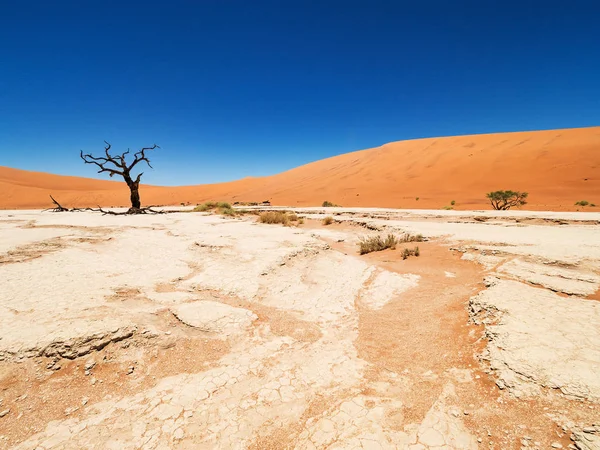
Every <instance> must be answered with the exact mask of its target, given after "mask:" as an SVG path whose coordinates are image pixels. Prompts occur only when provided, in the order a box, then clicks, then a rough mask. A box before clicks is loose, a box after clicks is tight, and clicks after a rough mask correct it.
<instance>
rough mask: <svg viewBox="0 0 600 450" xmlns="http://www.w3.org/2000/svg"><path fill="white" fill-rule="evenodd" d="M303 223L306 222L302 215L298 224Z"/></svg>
mask: <svg viewBox="0 0 600 450" xmlns="http://www.w3.org/2000/svg"><path fill="white" fill-rule="evenodd" d="M302 224H304V219H303V218H302V217H300V218H299V219H298V225H302Z"/></svg>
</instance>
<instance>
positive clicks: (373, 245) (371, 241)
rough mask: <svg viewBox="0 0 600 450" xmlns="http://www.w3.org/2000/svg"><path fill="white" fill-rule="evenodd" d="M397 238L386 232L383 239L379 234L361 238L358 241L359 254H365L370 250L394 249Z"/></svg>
mask: <svg viewBox="0 0 600 450" xmlns="http://www.w3.org/2000/svg"><path fill="white" fill-rule="evenodd" d="M398 242H399V241H398V238H396V236H395V235H393V234H391V233H390V234H388V235H387V237H386V238H385V239H382V238H381V236H371V237H368V238H362V239H361V240H360V241H359V243H358V248H359V252H360V254H361V255H365V254H367V253H371V252H380V251H382V250H385V249H387V248H390V249H392V250H393V249H395V248H396V245H397V244H398Z"/></svg>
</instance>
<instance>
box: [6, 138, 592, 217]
mask: <svg viewBox="0 0 600 450" xmlns="http://www.w3.org/2000/svg"><path fill="white" fill-rule="evenodd" d="M157 169H158V170H160V168H157ZM498 189H512V190H522V191H527V192H529V193H530V201H529V204H528V206H527V208H528V209H547V210H572V209H576V207H575V206H574V203H575V202H577V201H579V200H588V201H589V202H591V203H597V204H599V205H600V127H591V128H575V129H561V130H549V131H533V132H517V133H496V134H485V135H471V136H456V137H443V138H428V139H417V140H410V141H399V142H392V143H389V144H385V145H383V146H381V147H377V148H372V149H368V150H361V151H357V152H352V153H346V154H343V155H339V156H334V157H331V158H327V159H324V160H321V161H316V162H313V163H310V164H307V165H304V166H300V167H297V168H295V169H292V170H289V171H287V172H284V173H280V174H277V175H273V176H269V177H262V178H248V179H243V180H239V181H234V182H229V183H219V184H212V185H198V186H181V187H159V186H143V187H142V190H141V195H142V202H143V203H144V204H147V205H148V204H179V203H183V202H190V203H197V202H202V201H206V200H228V201H263V200H270V201H271V202H272V203H273V204H276V205H290V206H310V205H320V204H321V203H322V202H323V201H324V200H329V201H332V202H334V203H338V204H341V205H344V206H379V207H394V208H442V207H444V206H448V205H450V202H451V201H452V200H454V201H455V202H456V205H455V208H456V209H473V208H486V209H488V204H487V202H486V200H485V193H486V192H489V191H491V190H498ZM0 190H2V192H3V195H2V196H0V208H3V209H7V208H43V207H48V206H50V204H49V198H48V194H50V193H52V194H53V195H54V196H55V197H56V198H57V199H59V200H60V201H61V203H63V204H64V205H65V206H94V205H98V204H100V205H104V206H126V205H127V203H128V197H129V192H128V190H127V187H126V186H125V185H124V184H123V183H122V182H121V183H120V182H116V181H103V180H95V179H87V178H78V177H66V176H59V175H51V174H46V173H39V172H27V171H22V170H18V169H11V168H6V167H0ZM417 198H418V200H417Z"/></svg>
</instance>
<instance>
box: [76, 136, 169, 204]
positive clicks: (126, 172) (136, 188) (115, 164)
mask: <svg viewBox="0 0 600 450" xmlns="http://www.w3.org/2000/svg"><path fill="white" fill-rule="evenodd" d="M104 143H105V144H106V147H105V148H104V153H105V156H92V155H90V154H87V155H84V154H83V150H82V151H81V153H80V155H79V156H80V157H81V159H83V161H84V162H85V163H86V164H95V165H96V166H98V167H99V168H100V170H98V173H103V172H108V176H110V177H111V178H112V176H113V175H120V176H122V177H123V179H124V180H125V183H127V186H128V187H129V190H130V191H131V195H130V199H131V208H129V210H128V211H127V213H126V214H144V213H146V212H147V210H149V209H148V208H142V203H141V201H140V179H141V178H142V175H143V174H144V172H140V173H139V174H138V175H137V176H136V177H135V179H134V178H133V177H132V175H131V171H132V170H133V168H134V167H135V166H136V165H137V164H138V163H140V162H142V161H143V162H145V163H146V164H148V167H150V168H151V169H152V166H151V165H150V160H149V159H148V157H147V156H146V152H147V151H148V150H154V149H156V148H160V147H159V146H158V145H156V144H154V145H153V146H152V147H144V148H142V149H141V150H140V151H139V152H136V153H135V154H134V155H133V162H131V163H130V164H128V163H127V162H126V161H125V157H126V156H127V154H128V153H129V149H128V150H127V151H126V152H124V153H122V154H120V155H111V154H110V153H109V150H110V147H111V145H110V144H109V143H108V142H106V141H104ZM150 212H154V211H150Z"/></svg>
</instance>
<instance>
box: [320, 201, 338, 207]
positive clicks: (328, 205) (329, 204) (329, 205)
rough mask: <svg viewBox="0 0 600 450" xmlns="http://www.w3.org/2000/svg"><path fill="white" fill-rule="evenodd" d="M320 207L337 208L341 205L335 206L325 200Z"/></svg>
mask: <svg viewBox="0 0 600 450" xmlns="http://www.w3.org/2000/svg"><path fill="white" fill-rule="evenodd" d="M321 206H323V207H324V208H331V207H334V206H335V207H338V208H339V207H340V206H341V205H336V204H335V203H331V202H330V201H327V200H325V201H324V202H323V205H321Z"/></svg>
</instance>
